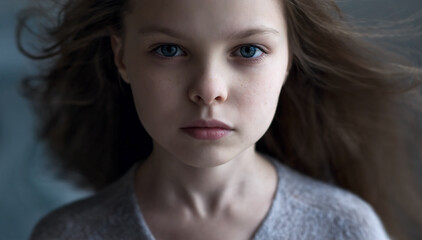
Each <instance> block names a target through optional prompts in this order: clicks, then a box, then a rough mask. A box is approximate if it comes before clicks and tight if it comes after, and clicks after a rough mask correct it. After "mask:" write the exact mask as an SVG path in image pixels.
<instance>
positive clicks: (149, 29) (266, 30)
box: [138, 25, 280, 39]
mask: <svg viewBox="0 0 422 240" xmlns="http://www.w3.org/2000/svg"><path fill="white" fill-rule="evenodd" d="M157 33H161V34H165V35H168V36H170V37H174V38H179V39H185V38H186V37H184V36H183V34H181V33H178V32H177V31H174V30H173V29H171V28H167V27H162V26H154V25H151V26H146V27H142V28H140V29H139V30H138V34H140V35H143V36H148V35H154V34H157ZM264 34H274V35H280V32H279V31H277V30H276V29H274V28H270V27H265V26H262V27H257V28H251V29H246V30H243V31H239V32H233V33H230V34H229V35H228V39H242V38H247V37H251V36H254V35H264Z"/></svg>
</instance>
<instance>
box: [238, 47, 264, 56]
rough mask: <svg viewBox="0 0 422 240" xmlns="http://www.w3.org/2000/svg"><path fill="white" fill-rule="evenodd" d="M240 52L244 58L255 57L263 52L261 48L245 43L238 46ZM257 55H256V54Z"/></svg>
mask: <svg viewBox="0 0 422 240" xmlns="http://www.w3.org/2000/svg"><path fill="white" fill-rule="evenodd" d="M239 50H240V54H241V55H242V57H244V58H257V57H259V56H261V55H262V54H263V52H262V50H261V49H259V48H258V47H256V46H253V45H246V46H242V47H240V48H239ZM257 53H258V55H257V56H256V54H257Z"/></svg>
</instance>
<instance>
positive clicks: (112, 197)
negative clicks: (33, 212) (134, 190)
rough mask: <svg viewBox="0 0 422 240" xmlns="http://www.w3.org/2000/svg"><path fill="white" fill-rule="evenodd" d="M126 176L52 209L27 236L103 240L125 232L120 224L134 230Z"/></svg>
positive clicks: (133, 210)
mask: <svg viewBox="0 0 422 240" xmlns="http://www.w3.org/2000/svg"><path fill="white" fill-rule="evenodd" d="M129 179H130V178H128V177H126V176H124V178H122V179H120V180H119V181H117V182H115V183H114V184H112V185H111V186H109V187H107V188H106V189H104V190H102V191H100V192H98V193H96V194H95V195H93V196H91V197H88V198H85V199H81V200H79V201H76V202H73V203H70V204H67V205H65V206H62V207H60V208H58V209H56V210H54V211H52V212H51V213H49V214H48V215H46V216H45V217H43V218H42V219H41V220H40V221H39V222H38V223H37V225H36V226H35V228H34V229H33V231H32V234H31V238H30V239H31V240H39V239H105V238H104V236H112V235H113V234H115V235H119V234H122V236H123V235H125V234H124V233H123V232H122V231H123V228H124V226H128V227H132V229H134V230H136V229H137V228H136V226H137V218H136V214H135V209H134V206H133V204H132V199H131V197H132V194H131V192H130V188H129V187H130V184H129V181H128V180H129ZM131 225H132V226H131ZM127 239H130V238H127Z"/></svg>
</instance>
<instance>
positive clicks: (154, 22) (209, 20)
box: [125, 0, 284, 38]
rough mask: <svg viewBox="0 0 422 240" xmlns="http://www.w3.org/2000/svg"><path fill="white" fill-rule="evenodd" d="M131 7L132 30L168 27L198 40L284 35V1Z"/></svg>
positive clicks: (174, 0)
mask: <svg viewBox="0 0 422 240" xmlns="http://www.w3.org/2000/svg"><path fill="white" fill-rule="evenodd" d="M131 5H132V6H131V10H130V12H129V13H128V14H127V16H126V18H125V25H126V26H127V27H128V28H135V29H142V28H149V27H151V26H156V27H165V28H171V29H176V30H177V32H182V33H184V35H186V36H195V37H196V38H197V37H198V36H199V37H200V36H203V37H205V38H212V37H218V36H220V37H221V36H229V35H230V33H232V32H234V31H238V30H242V29H249V28H272V29H275V30H277V31H279V32H283V31H284V16H283V11H282V6H281V5H282V4H281V0H131ZM132 30H133V29H132Z"/></svg>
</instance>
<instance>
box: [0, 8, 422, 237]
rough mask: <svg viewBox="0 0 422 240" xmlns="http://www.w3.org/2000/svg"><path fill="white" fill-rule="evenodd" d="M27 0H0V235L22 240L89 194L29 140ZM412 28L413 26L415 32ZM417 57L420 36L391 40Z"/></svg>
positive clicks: (392, 12)
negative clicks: (18, 29)
mask: <svg viewBox="0 0 422 240" xmlns="http://www.w3.org/2000/svg"><path fill="white" fill-rule="evenodd" d="M29 2H31V1H30V0H14V1H11V0H9V1H7V0H1V1H0V238H1V239H5V240H6V239H7V240H15V239H16V240H18V239H28V237H29V234H30V231H31V229H32V227H33V226H34V224H35V223H36V222H37V221H38V220H39V219H40V218H41V217H42V216H43V215H45V214H46V213H48V212H49V211H51V210H52V209H54V208H56V207H58V206H60V205H62V204H64V203H67V202H69V201H73V200H75V199H78V198H81V197H84V196H87V195H89V194H90V193H88V192H85V191H81V190H78V189H76V188H74V187H72V186H71V185H70V184H68V183H65V182H62V181H58V180H56V179H55V178H54V172H53V171H54V170H53V169H49V168H48V167H47V165H46V163H47V161H48V157H47V155H46V152H45V148H44V145H43V143H41V142H39V141H37V140H36V139H35V136H34V133H33V129H34V116H33V113H32V111H31V109H30V107H29V105H28V103H27V102H26V101H25V100H24V99H23V98H22V97H21V96H20V94H19V93H18V84H19V81H20V80H21V78H22V77H23V76H25V75H27V74H29V73H31V72H34V71H35V68H34V66H33V63H32V62H30V61H29V60H27V59H25V58H24V57H23V56H22V55H21V54H20V53H19V52H18V50H17V48H16V44H15V39H14V31H15V29H14V28H15V26H16V21H15V17H16V13H17V11H18V10H19V9H22V8H23V7H25V6H26V5H27V4H28V3H29ZM338 2H339V5H340V6H341V7H342V9H343V10H344V11H345V12H346V13H347V14H349V15H350V16H353V17H354V18H356V19H373V20H374V19H375V20H376V19H388V20H393V21H395V20H397V19H400V18H403V17H405V16H409V15H412V14H415V13H419V19H416V20H415V21H414V22H413V23H412V25H413V27H414V28H415V30H416V29H419V31H420V30H421V27H422V21H421V17H420V15H421V13H422V1H421V0H400V1H399V0H341V1H338ZM415 32H416V31H415ZM393 42H395V43H396V44H399V45H401V46H405V47H407V48H408V49H410V50H411V51H409V52H412V53H413V56H414V57H416V58H419V59H416V61H419V62H420V60H421V59H420V52H419V53H418V52H415V51H414V50H419V51H420V50H422V37H421V36H417V34H415V36H414V38H413V39H410V40H403V39H399V41H393Z"/></svg>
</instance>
